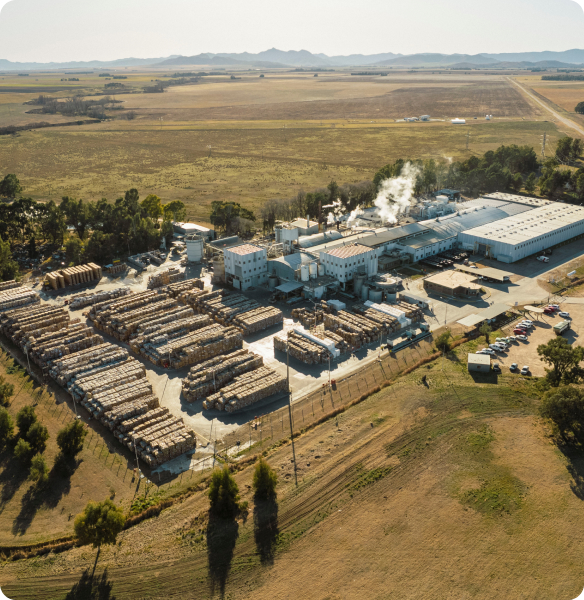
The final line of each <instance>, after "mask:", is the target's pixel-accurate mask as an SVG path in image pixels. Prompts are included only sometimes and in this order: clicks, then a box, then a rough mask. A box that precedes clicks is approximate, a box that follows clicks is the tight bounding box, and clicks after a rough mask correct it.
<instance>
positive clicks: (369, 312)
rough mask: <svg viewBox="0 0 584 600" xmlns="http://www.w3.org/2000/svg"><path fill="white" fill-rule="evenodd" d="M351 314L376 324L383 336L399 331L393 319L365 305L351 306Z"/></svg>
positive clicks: (398, 324)
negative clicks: (353, 313)
mask: <svg viewBox="0 0 584 600" xmlns="http://www.w3.org/2000/svg"><path fill="white" fill-rule="evenodd" d="M353 312H355V313H356V314H358V315H361V316H362V317H366V318H367V319H369V320H370V321H373V322H374V323H377V326H378V327H379V328H380V329H381V331H382V332H383V333H384V334H385V333H388V332H390V333H391V332H396V331H399V329H400V327H401V325H400V323H399V321H398V320H397V319H396V318H395V317H392V316H391V315H388V314H387V313H383V312H381V311H379V310H375V309H374V308H369V307H368V306H366V305H365V304H353Z"/></svg>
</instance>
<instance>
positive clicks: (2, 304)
mask: <svg viewBox="0 0 584 600" xmlns="http://www.w3.org/2000/svg"><path fill="white" fill-rule="evenodd" d="M40 301H41V298H40V296H39V295H38V294H37V293H36V292H35V291H34V290H31V289H29V288H25V287H22V286H18V287H9V288H6V289H3V290H0V313H1V312H4V311H7V310H13V309H17V308H22V307H23V306H30V305H31V304H40Z"/></svg>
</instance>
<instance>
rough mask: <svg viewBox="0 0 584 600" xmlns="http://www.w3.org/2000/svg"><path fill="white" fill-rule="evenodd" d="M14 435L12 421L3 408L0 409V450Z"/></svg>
mask: <svg viewBox="0 0 584 600" xmlns="http://www.w3.org/2000/svg"><path fill="white" fill-rule="evenodd" d="M13 435H14V421H13V420H12V417H11V416H10V414H9V413H8V411H7V410H6V409H5V408H2V407H0V448H3V447H4V446H5V445H6V444H7V443H8V442H9V441H10V440H11V439H12V436H13Z"/></svg>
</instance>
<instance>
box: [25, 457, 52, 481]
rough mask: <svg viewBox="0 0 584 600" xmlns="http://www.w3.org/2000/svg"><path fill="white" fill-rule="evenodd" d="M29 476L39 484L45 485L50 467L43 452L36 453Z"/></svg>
mask: <svg viewBox="0 0 584 600" xmlns="http://www.w3.org/2000/svg"><path fill="white" fill-rule="evenodd" d="M28 478H29V479H30V480H31V481H35V482H36V483H37V484H38V485H44V484H45V483H47V481H48V480H49V467H47V461H46V460H45V458H44V456H43V455H42V454H35V455H34V456H33V458H32V460H31V463H30V471H29V474H28Z"/></svg>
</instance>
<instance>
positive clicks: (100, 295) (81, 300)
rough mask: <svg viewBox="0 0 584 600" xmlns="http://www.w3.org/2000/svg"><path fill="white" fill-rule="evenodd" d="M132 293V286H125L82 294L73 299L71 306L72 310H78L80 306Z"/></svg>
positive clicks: (83, 306)
mask: <svg viewBox="0 0 584 600" xmlns="http://www.w3.org/2000/svg"><path fill="white" fill-rule="evenodd" d="M131 293H132V292H131V290H130V288H125V287H123V288H117V289H115V290H107V291H101V292H97V293H95V294H80V295H79V296H75V297H74V298H73V299H72V300H71V302H70V303H69V306H70V307H71V309H72V310H77V309H79V308H85V307H86V306H90V305H91V304H97V303H98V302H105V301H106V300H111V299H115V298H120V297H122V296H129V295H130V294H131Z"/></svg>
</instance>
